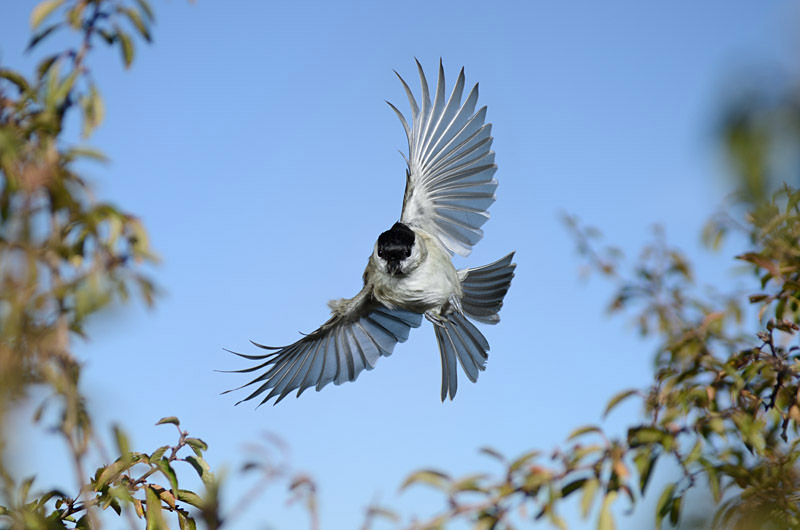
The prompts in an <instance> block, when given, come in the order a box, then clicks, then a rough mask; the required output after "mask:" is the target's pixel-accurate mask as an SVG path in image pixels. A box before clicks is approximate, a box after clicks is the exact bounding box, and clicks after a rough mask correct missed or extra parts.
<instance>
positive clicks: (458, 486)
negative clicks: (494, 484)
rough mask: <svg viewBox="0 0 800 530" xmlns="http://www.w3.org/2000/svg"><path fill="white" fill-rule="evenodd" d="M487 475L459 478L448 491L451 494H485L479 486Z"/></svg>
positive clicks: (483, 489)
mask: <svg viewBox="0 0 800 530" xmlns="http://www.w3.org/2000/svg"><path fill="white" fill-rule="evenodd" d="M487 478H488V475H486V474H485V473H479V474H475V475H469V476H467V477H464V478H460V479H458V480H456V481H454V482H453V483H452V484H451V485H450V491H452V492H459V491H477V492H485V491H486V489H485V488H484V487H482V486H481V482H483V481H484V480H486V479H487Z"/></svg>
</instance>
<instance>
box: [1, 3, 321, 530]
mask: <svg viewBox="0 0 800 530" xmlns="http://www.w3.org/2000/svg"><path fill="white" fill-rule="evenodd" d="M153 21H154V13H153V10H152V8H151V6H150V5H149V3H148V2H147V0H131V1H128V0H44V1H42V2H40V3H39V4H38V5H36V7H35V8H34V9H33V12H32V14H31V20H30V22H31V26H32V28H33V30H34V34H33V37H32V38H31V40H30V43H29V45H28V49H29V50H31V49H37V50H38V49H39V48H40V47H41V46H42V45H43V43H44V42H47V39H48V37H50V36H52V35H53V34H55V33H56V32H71V34H72V35H73V36H75V37H77V40H76V42H77V43H76V45H75V46H74V47H69V48H67V49H66V50H63V51H61V52H57V53H53V54H49V55H46V56H45V57H44V58H43V59H42V60H41V61H40V62H39V64H38V66H37V67H36V71H35V73H34V74H33V75H32V76H30V77H26V76H24V75H23V74H21V73H19V72H16V71H14V70H11V69H8V68H0V428H2V433H3V436H0V528H13V529H17V528H30V529H37V528H41V529H45V528H47V529H50V528H100V527H101V524H102V518H101V517H100V512H103V513H105V514H108V513H110V512H111V511H113V512H115V513H116V514H117V515H118V516H122V515H123V514H124V515H125V516H126V517H127V518H128V521H129V523H130V526H131V527H133V528H137V527H140V526H141V525H140V524H139V523H137V518H138V520H141V521H142V522H143V523H144V525H145V526H146V527H147V528H148V530H149V529H158V528H167V527H168V525H169V526H172V527H173V528H174V527H175V526H174V523H169V521H170V520H171V519H172V520H175V521H177V524H178V526H179V527H180V528H181V529H192V528H196V526H197V522H196V521H202V522H204V523H205V526H206V527H207V528H209V529H213V528H218V527H220V526H221V524H222V521H223V517H222V515H221V510H220V507H219V502H218V491H219V487H220V481H219V480H218V479H217V478H215V476H214V474H213V473H212V472H211V470H210V468H209V465H208V464H207V463H206V461H205V460H204V458H203V455H204V452H205V451H206V450H207V449H208V448H207V446H206V444H205V442H203V441H202V440H201V439H199V438H194V437H190V436H189V435H188V433H187V432H186V431H183V430H181V429H180V427H179V425H180V424H179V421H178V419H177V418H174V417H167V418H163V419H162V420H161V421H159V424H163V423H167V424H174V425H175V427H177V428H178V440H177V442H176V443H175V444H174V445H164V446H161V447H159V448H157V449H155V450H154V451H152V452H147V453H143V452H136V451H132V450H131V448H130V447H129V443H128V439H127V436H126V435H125V434H124V432H123V430H122V428H121V427H115V428H114V433H113V434H114V438H115V440H116V447H115V449H116V454H117V455H118V456H116V457H115V458H110V457H108V455H107V454H106V452H105V451H104V448H103V444H102V443H101V441H100V438H99V436H98V435H97V433H96V432H95V431H94V428H93V424H92V419H91V417H90V414H89V412H88V411H87V407H86V397H85V396H84V395H83V394H82V393H81V388H80V374H81V364H80V363H79V362H78V360H77V359H76V358H75V356H74V355H73V353H72V351H71V347H70V344H71V340H72V338H73V337H74V336H75V335H78V336H84V329H85V324H86V321H87V319H88V318H89V317H90V316H92V315H94V314H95V313H97V312H98V311H101V310H103V309H104V308H106V307H107V306H108V305H109V304H110V303H113V302H114V301H120V302H125V301H127V300H128V299H129V297H130V293H131V292H132V291H133V292H136V293H138V295H139V296H140V297H141V298H142V299H143V300H144V301H145V302H146V303H147V304H152V303H153V301H154V295H155V286H154V284H153V282H152V281H151V280H150V279H149V278H148V277H147V276H146V274H145V273H144V272H143V265H146V264H148V263H153V262H154V261H155V259H156V258H155V256H154V254H153V253H152V252H151V250H150V248H149V246H148V238H147V233H146V231H145V229H144V227H143V225H142V223H141V221H140V220H139V219H138V218H137V217H136V216H134V215H132V214H129V213H127V212H124V211H123V210H121V209H120V208H118V207H117V206H115V205H113V204H109V203H104V202H98V201H96V200H95V199H94V197H93V196H92V193H91V191H92V190H91V188H90V186H89V185H88V183H87V180H86V179H84V178H83V177H82V176H81V174H80V170H79V168H82V167H84V166H85V162H86V161H99V162H103V161H104V160H105V158H104V156H103V155H102V153H100V152H98V151H96V150H94V149H92V148H91V147H88V146H85V145H73V144H72V143H71V140H70V139H71V138H72V137H74V136H77V135H74V134H71V132H70V131H69V130H68V128H67V127H66V125H65V124H66V121H67V118H68V116H69V115H70V114H71V113H73V112H74V111H76V112H77V113H78V114H79V115H80V118H81V124H82V126H81V138H82V140H83V141H86V140H88V139H89V138H90V137H91V135H92V133H93V132H94V130H95V129H96V128H97V127H98V126H99V125H100V124H101V123H102V121H103V116H104V113H105V109H104V105H103V100H102V97H101V95H100V91H99V89H98V87H97V84H96V80H95V77H94V75H93V73H92V70H91V68H90V66H89V63H88V60H87V59H88V55H89V52H90V51H91V50H92V49H93V48H94V47H95V46H97V45H106V46H111V47H115V48H117V49H118V50H119V51H120V56H121V59H122V62H123V65H124V66H125V67H126V68H127V67H130V66H131V64H132V62H133V59H134V52H135V47H134V36H133V35H134V34H135V35H137V36H138V37H140V38H142V39H144V40H145V41H148V42H149V41H150V40H151V26H152V23H153ZM34 387H36V388H38V389H40V390H41V389H44V390H45V391H46V393H49V394H50V395H49V396H48V397H47V398H46V399H45V400H44V402H42V403H41V405H40V406H39V407H38V408H37V409H36V412H35V413H34V419H35V420H36V421H37V422H44V421H45V420H44V419H43V418H57V420H56V424H55V425H53V426H52V427H53V429H52V430H53V432H56V433H58V435H59V436H61V437H62V438H63V439H64V441H65V442H66V443H67V446H68V448H69V452H70V454H71V458H72V460H73V462H72V463H73V468H74V475H75V480H76V482H77V484H78V488H77V491H76V492H74V493H73V494H68V493H66V492H64V491H60V490H51V491H45V492H37V491H36V490H35V486H34V478H33V477H29V478H26V479H24V480H21V481H17V480H16V479H15V478H14V477H13V476H12V474H11V473H10V471H9V467H8V461H9V458H10V457H11V455H9V454H8V450H7V447H6V444H7V438H6V437H7V433H8V429H7V417H6V415H7V413H8V411H9V410H11V409H13V408H14V407H19V406H20V405H21V403H22V402H23V401H24V400H25V399H26V398H27V397H29V396H30V395H31V394H32V392H31V391H32V390H33V388H34ZM36 395H41V392H37V393H36ZM262 452H263V451H262ZM98 454H99V455H100V456H101V457H102V458H103V459H104V460H105V461H106V462H110V463H108V464H107V465H104V466H101V467H100V468H98V469H97V470H96V472H95V473H94V474H93V475H92V476H91V478H89V477H90V475H89V474H88V473H87V469H86V466H87V464H86V461H87V459H88V457H89V456H90V455H94V456H97V455H98ZM180 463H183V464H182V465H183V468H181V467H180V466H179V465H178V464H180ZM183 470H186V471H189V472H190V473H191V470H193V471H194V472H196V473H197V475H198V476H199V477H200V479H202V484H203V492H202V493H195V492H194V491H191V490H188V489H182V488H181V487H179V476H181V475H180V474H179V472H182V471H183ZM245 471H247V472H253V471H257V472H258V473H259V474H260V476H261V480H260V481H259V482H258V484H257V485H256V486H257V488H258V489H256V490H254V491H251V492H250V493H249V494H248V495H247V496H246V497H245V500H246V499H250V500H252V498H254V497H255V494H256V493H257V492H259V491H260V490H262V489H263V487H264V485H265V483H266V482H274V481H276V480H285V481H287V482H288V486H289V489H290V490H291V491H292V492H294V494H295V497H296V498H297V499H299V500H303V501H305V502H306V503H307V504H308V506H309V510H310V512H311V513H312V517H313V516H315V514H316V508H315V506H316V501H315V499H316V496H315V495H316V492H315V488H314V485H313V483H312V482H311V481H310V480H309V479H308V478H307V477H305V476H302V475H297V476H295V475H292V474H291V473H290V472H289V470H288V469H287V468H286V466H285V465H284V464H278V465H276V464H273V463H272V462H271V460H270V459H269V458H266V456H265V455H264V454H261V455H259V458H256V459H254V460H253V461H251V462H249V463H248V464H247V465H246V466H245ZM87 478H88V480H87ZM184 482H185V480H184V479H181V480H180V483H181V484H183V483H184ZM242 507H243V504H242V503H241V502H240V504H239V505H237V509H238V510H239V511H241V508H242ZM109 508H110V509H111V510H109ZM232 518H233V514H232V515H231V517H229V518H228V520H231V519H232Z"/></svg>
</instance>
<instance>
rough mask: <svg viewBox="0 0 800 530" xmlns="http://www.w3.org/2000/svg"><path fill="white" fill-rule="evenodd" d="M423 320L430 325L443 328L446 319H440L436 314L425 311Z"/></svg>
mask: <svg viewBox="0 0 800 530" xmlns="http://www.w3.org/2000/svg"><path fill="white" fill-rule="evenodd" d="M425 318H427V319H428V320H429V321H430V322H431V324H433V325H434V326H439V327H440V328H444V327H445V326H444V323H445V322H447V319H445V318H442V317H441V316H440V315H439V314H438V313H434V312H433V311H425Z"/></svg>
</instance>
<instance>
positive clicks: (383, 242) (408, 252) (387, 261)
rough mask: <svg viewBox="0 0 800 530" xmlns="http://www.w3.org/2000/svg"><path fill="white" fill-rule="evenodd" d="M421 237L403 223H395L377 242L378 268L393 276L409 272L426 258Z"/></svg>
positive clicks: (376, 259) (375, 255) (375, 251)
mask: <svg viewBox="0 0 800 530" xmlns="http://www.w3.org/2000/svg"><path fill="white" fill-rule="evenodd" d="M422 247H423V245H422V243H421V241H420V238H418V237H417V236H416V234H415V233H414V231H413V230H411V228H409V227H408V226H406V225H404V224H403V223H400V222H398V223H395V224H394V226H392V228H390V229H389V230H387V231H386V232H384V233H382V234H381V235H380V236H379V237H378V241H377V242H376V243H375V250H374V252H373V258H374V259H375V263H376V264H377V266H378V269H379V270H381V271H382V272H385V273H387V274H391V275H393V276H400V275H403V274H408V273H410V272H411V271H413V270H414V269H416V268H417V267H418V266H419V264H420V262H421V261H422V260H423V259H424V255H423V254H424V249H423V248H422Z"/></svg>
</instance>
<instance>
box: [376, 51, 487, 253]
mask: <svg viewBox="0 0 800 530" xmlns="http://www.w3.org/2000/svg"><path fill="white" fill-rule="evenodd" d="M417 70H418V72H419V79H420V87H421V90H420V97H419V102H420V103H419V104H418V103H417V99H416V98H415V97H414V94H413V92H412V91H411V89H410V88H409V86H408V83H406V82H405V80H403V78H402V77H401V76H400V75H399V74H397V77H398V78H399V79H400V82H401V83H402V85H403V89H404V90H405V92H406V96H407V97H408V101H409V105H410V107H411V125H409V123H408V121H407V120H406V118H405V117H404V116H403V113H402V112H400V111H399V110H398V109H397V107H395V106H394V105H392V104H391V103H390V104H389V105H390V106H391V108H392V109H393V110H394V112H395V113H396V114H397V116H398V117H399V118H400V122H401V123H402V124H403V128H404V129H405V131H406V136H407V137H408V157H404V158H405V159H406V163H407V164H408V171H407V175H406V192H405V196H404V199H403V213H402V216H401V218H400V220H401V221H402V222H403V223H406V224H408V225H411V226H417V227H420V228H422V229H423V230H425V231H426V232H428V233H430V234H433V235H434V236H436V238H437V239H438V240H439V241H440V242H441V244H442V246H444V248H446V249H447V250H448V251H449V252H450V253H451V254H460V255H462V256H467V255H469V253H470V252H471V251H472V247H473V246H474V245H475V244H476V243H477V242H478V241H480V240H481V238H482V237H483V231H482V230H480V227H481V226H482V225H483V223H485V222H486V220H487V219H488V218H489V214H488V212H487V209H488V208H489V206H490V205H491V204H492V203H493V202H494V191H495V189H496V188H497V181H496V180H494V178H493V176H494V173H495V171H496V170H497V165H496V164H495V161H494V152H493V151H492V150H491V145H492V140H493V139H492V136H491V130H492V129H491V124H487V123H485V121H486V107H482V108H480V109H479V110H478V111H477V112H475V107H476V105H477V102H478V85H477V84H476V85H475V86H474V87H473V88H472V90H470V92H469V94H468V95H467V98H466V99H465V100H464V102H463V103H462V102H461V98H462V96H463V94H464V84H465V78H464V69H463V68H462V69H461V71H460V72H459V75H458V79H457V80H456V83H455V85H454V87H453V90H452V91H451V93H450V96H449V97H448V98H447V99H445V76H444V68H443V66H442V62H441V61H439V76H438V79H437V82H436V92H435V94H434V97H433V102H431V94H430V89H429V87H428V81H427V79H426V77H425V72H424V71H423V69H422V65H420V63H419V61H417ZM395 73H397V72H395ZM456 190H457V193H459V194H461V195H460V196H459V195H457V196H455V197H454V196H453V195H452V194H453V192H454V191H456Z"/></svg>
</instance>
